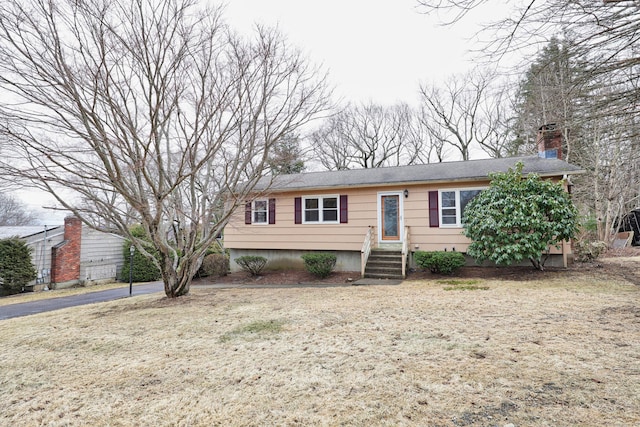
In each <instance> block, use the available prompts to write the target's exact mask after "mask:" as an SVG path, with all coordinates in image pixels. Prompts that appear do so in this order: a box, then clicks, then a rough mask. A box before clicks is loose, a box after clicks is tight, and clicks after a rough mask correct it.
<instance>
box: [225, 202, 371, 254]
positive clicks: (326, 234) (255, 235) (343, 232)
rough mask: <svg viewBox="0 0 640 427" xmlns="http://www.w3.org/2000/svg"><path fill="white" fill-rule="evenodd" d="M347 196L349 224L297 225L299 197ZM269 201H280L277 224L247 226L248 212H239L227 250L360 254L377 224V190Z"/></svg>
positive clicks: (231, 225)
mask: <svg viewBox="0 0 640 427" xmlns="http://www.w3.org/2000/svg"><path fill="white" fill-rule="evenodd" d="M345 194H346V195H347V196H348V202H347V203H348V217H349V222H348V223H347V224H295V223H294V199H295V198H296V197H307V196H325V195H336V196H340V195H345ZM269 197H271V198H275V199H276V223H275V224H269V225H265V224H251V225H246V224H245V223H244V211H240V210H238V211H236V213H235V215H234V216H233V218H232V220H231V221H230V223H229V224H228V225H227V227H226V228H225V234H224V244H225V247H227V248H242V249H296V250H349V251H354V250H355V251H359V250H360V249H361V247H362V242H363V240H364V236H365V233H366V231H367V229H368V227H369V226H370V225H375V222H376V192H375V191H373V190H351V191H336V190H333V191H313V192H309V193H283V194H274V195H270V196H269Z"/></svg>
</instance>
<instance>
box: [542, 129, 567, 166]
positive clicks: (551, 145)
mask: <svg viewBox="0 0 640 427" xmlns="http://www.w3.org/2000/svg"><path fill="white" fill-rule="evenodd" d="M537 145H538V157H542V158H544V159H560V160H562V131H561V130H560V129H558V127H557V126H556V124H555V123H549V124H547V125H542V126H540V128H539V129H538V137H537Z"/></svg>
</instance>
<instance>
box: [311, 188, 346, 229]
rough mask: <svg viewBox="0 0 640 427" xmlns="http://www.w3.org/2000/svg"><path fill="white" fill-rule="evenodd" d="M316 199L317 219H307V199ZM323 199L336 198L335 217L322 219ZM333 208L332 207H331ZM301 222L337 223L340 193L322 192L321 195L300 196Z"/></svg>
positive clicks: (338, 221)
mask: <svg viewBox="0 0 640 427" xmlns="http://www.w3.org/2000/svg"><path fill="white" fill-rule="evenodd" d="M313 199H317V200H318V220H317V221H307V215H306V213H307V209H306V206H307V200H313ZM324 199H336V219H335V220H329V221H325V220H324ZM332 209H333V208H332ZM302 223H303V224H339V223H340V195H338V194H324V195H322V196H304V197H302Z"/></svg>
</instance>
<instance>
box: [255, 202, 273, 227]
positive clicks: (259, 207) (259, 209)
mask: <svg viewBox="0 0 640 427" xmlns="http://www.w3.org/2000/svg"><path fill="white" fill-rule="evenodd" d="M251 211H252V215H253V221H252V222H253V224H268V222H269V204H268V202H267V200H254V201H253V206H252V209H251Z"/></svg>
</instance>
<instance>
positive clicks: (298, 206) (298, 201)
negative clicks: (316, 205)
mask: <svg viewBox="0 0 640 427" xmlns="http://www.w3.org/2000/svg"><path fill="white" fill-rule="evenodd" d="M294 222H295V223H296V224H302V197H296V198H295V199H294Z"/></svg>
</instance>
